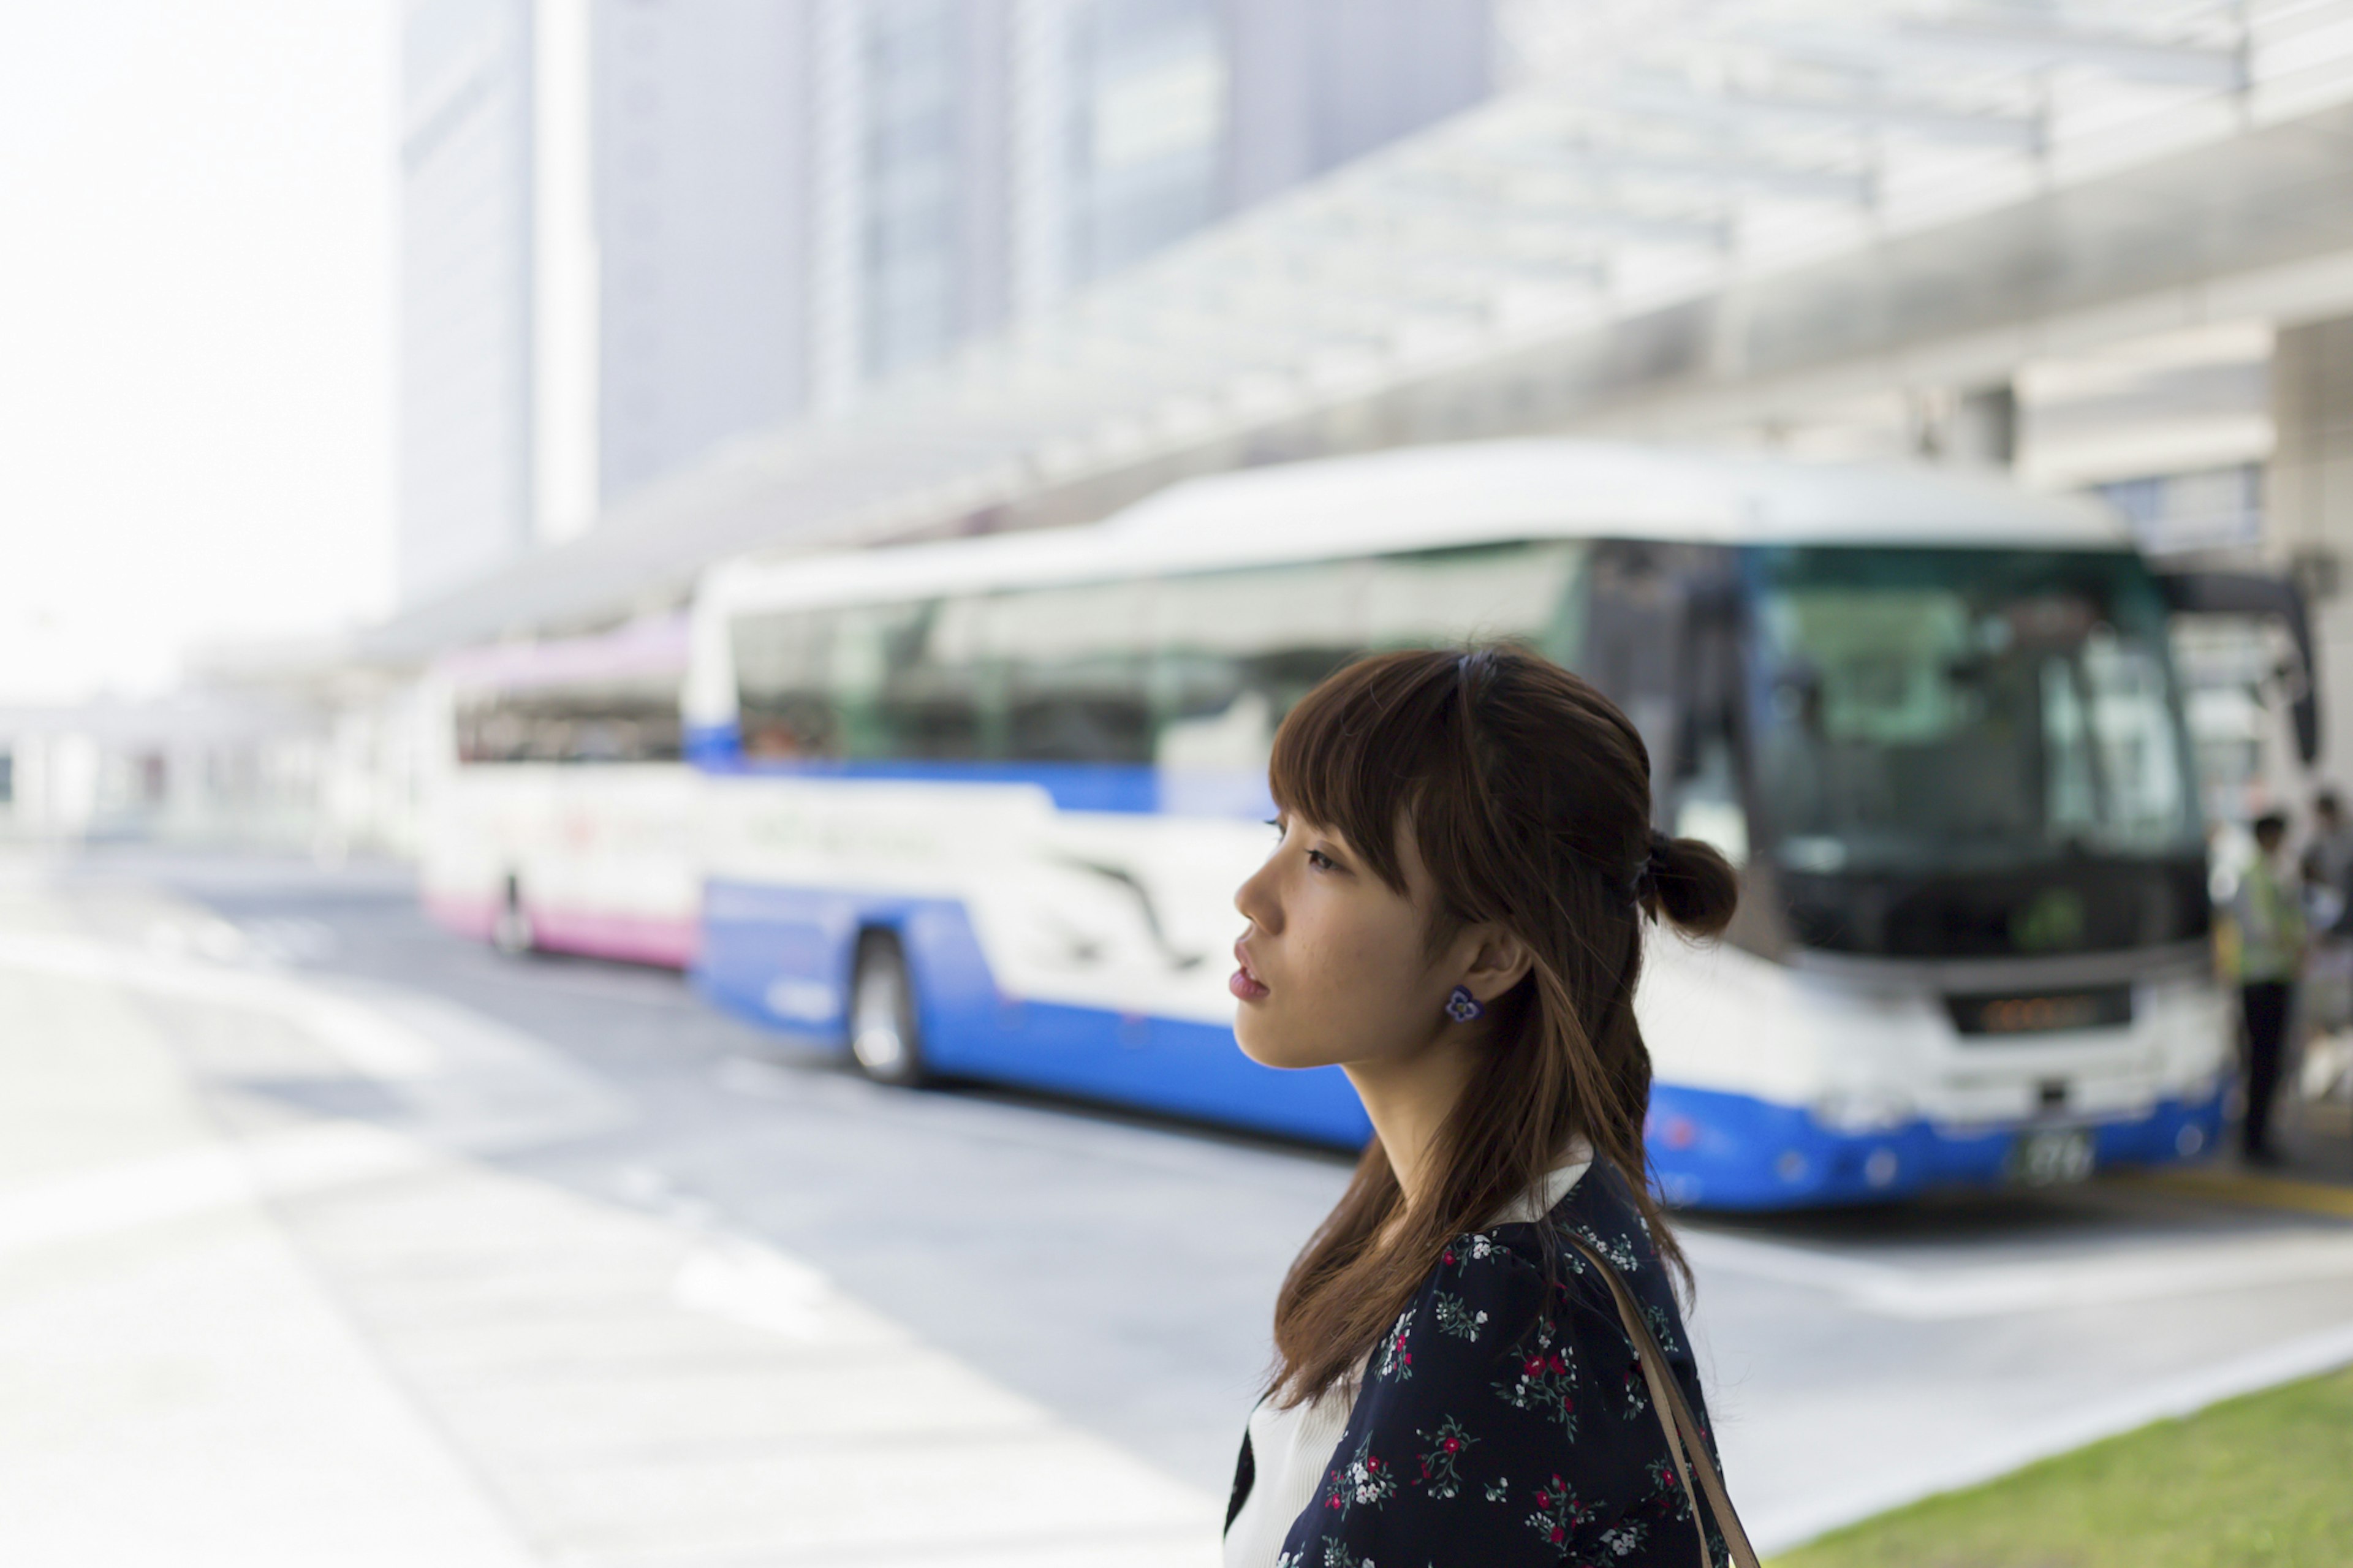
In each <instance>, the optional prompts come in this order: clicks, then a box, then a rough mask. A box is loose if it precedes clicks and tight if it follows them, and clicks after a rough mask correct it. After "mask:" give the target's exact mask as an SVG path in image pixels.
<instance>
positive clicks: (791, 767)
mask: <svg viewBox="0 0 2353 1568" xmlns="http://www.w3.org/2000/svg"><path fill="white" fill-rule="evenodd" d="M721 728H722V727H720V726H715V725H714V726H708V727H705V728H704V729H702V730H698V731H696V732H695V733H693V734H691V735H690V736H689V738H688V742H687V758H688V760H689V761H690V762H691V763H694V765H695V766H696V767H698V768H700V769H702V771H703V772H704V773H735V774H750V775H754V776H759V777H777V778H811V779H857V780H861V781H863V780H870V779H883V780H892V781H895V782H900V783H915V784H1029V785H1033V786H1035V787H1036V788H1039V789H1041V790H1043V791H1045V792H1046V794H1047V795H1050V797H1052V799H1053V802H1054V805H1056V807H1058V808H1059V809H1060V810H1063V811H1106V812H1120V813H1127V814H1133V815H1154V814H1166V815H1171V816H1213V817H1240V818H1242V819H1244V820H1246V821H1259V820H1262V819H1264V818H1266V817H1269V816H1273V815H1274V799H1273V797H1272V796H1271V795H1268V794H1267V788H1266V772H1265V770H1264V769H1263V768H1231V769H1222V768H1220V769H1210V768H1200V769H1189V768H1183V769H1180V768H1155V767H1148V766H1143V765H1138V764H1129V763H1017V762H974V761H956V762H943V761H934V760H917V759H910V758H898V759H890V760H882V759H874V760H865V759H860V760H858V761H848V760H844V759H841V758H835V757H826V758H803V759H789V760H788V759H783V758H766V757H750V758H747V757H745V756H744V755H743V753H742V751H741V749H740V748H739V747H737V746H736V745H735V744H734V739H733V737H734V731H733V729H732V728H729V729H726V730H725V732H724V735H723V736H722V735H721V734H720V733H719V731H720V730H721Z"/></svg>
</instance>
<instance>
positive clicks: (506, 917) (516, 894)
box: [491, 877, 539, 958]
mask: <svg viewBox="0 0 2353 1568" xmlns="http://www.w3.org/2000/svg"><path fill="white" fill-rule="evenodd" d="M491 946H492V947H494V948H496V949H498V950H499V952H501V953H504V954H505V955H506V956H507V957H509V958H522V957H523V956H524V955H525V954H527V953H530V952H533V950H535V949H536V948H537V947H538V946H539V936H538V933H537V932H535V931H533V930H532V929H531V911H530V910H526V909H524V908H523V907H522V881H521V879H518V878H514V877H509V878H508V879H507V891H506V898H505V900H504V901H503V902H501V904H500V905H499V912H498V913H497V914H495V915H493V916H491Z"/></svg>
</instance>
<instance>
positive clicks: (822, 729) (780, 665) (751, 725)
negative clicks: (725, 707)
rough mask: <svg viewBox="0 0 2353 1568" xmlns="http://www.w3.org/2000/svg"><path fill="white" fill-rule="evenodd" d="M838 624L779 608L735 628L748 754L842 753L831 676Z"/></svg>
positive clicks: (827, 615) (826, 615)
mask: <svg viewBox="0 0 2353 1568" xmlns="http://www.w3.org/2000/svg"><path fill="white" fill-rule="evenodd" d="M837 619H838V617H837V616H835V615H834V614H832V613H831V612H829V611H817V612H795V611H778V612H770V613H768V614H764V615H754V616H744V617H743V618H742V619H740V620H738V621H737V622H736V623H735V624H734V626H733V627H732V628H730V630H731V636H732V639H733V644H734V656H735V684H736V705H737V708H738V710H739V711H740V713H741V719H740V721H739V722H740V723H741V724H742V726H743V731H744V755H745V756H747V757H754V758H785V757H834V756H839V755H840V754H841V743H842V742H841V722H840V716H839V712H838V710H836V708H835V705H834V698H833V692H832V689H831V683H830V680H829V679H828V673H829V669H830V666H831V663H832V649H833V640H834V627H835V623H836V621H837Z"/></svg>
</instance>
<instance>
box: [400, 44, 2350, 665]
mask: <svg viewBox="0 0 2353 1568" xmlns="http://www.w3.org/2000/svg"><path fill="white" fill-rule="evenodd" d="M1499 12H1500V14H1501V17H1502V22H1501V26H1502V29H1503V33H1504V53H1505V57H1506V60H1505V68H1504V87H1503V89H1502V90H1501V91H1499V93H1498V94H1497V96H1495V97H1494V98H1493V99H1491V100H1488V101H1487V102H1486V103H1484V104H1483V105H1482V106H1480V107H1478V108H1476V109H1474V110H1470V111H1468V112H1466V113H1464V114H1461V115H1460V116H1458V117H1456V118H1454V119H1451V120H1450V121H1445V122H1442V123H1441V124H1440V125H1438V126H1436V127H1433V128H1431V129H1430V130H1429V131H1427V132H1423V133H1420V134H1419V135H1417V136H1415V137H1412V138H1410V139H1409V140H1406V141H1403V142H1398V143H1396V144H1393V145H1392V146H1391V147H1389V148H1388V149H1386V150H1384V151H1382V152H1380V153H1376V154H1374V155H1372V156H1370V157H1367V158H1366V159H1364V160H1361V161H1359V162H1357V163H1353V164H1350V165H1348V166H1346V167H1345V168H1343V169H1341V170H1339V171H1337V172H1335V174H1331V175H1329V176H1327V177H1325V178H1324V179H1322V180H1320V181H1318V182H1316V183H1314V184H1310V185H1307V186H1303V187H1302V188H1300V189H1297V190H1295V191H1293V192H1291V193H1289V194H1286V195H1282V196H1280V197H1277V198H1275V199H1273V200H1271V201H1269V202H1267V203H1264V204H1262V205H1258V206H1254V207H1252V208H1250V209H1249V210H1248V211H1246V212H1244V213H1242V214H1240V215H1238V216H1235V217H1233V218H1231V219H1229V220H1228V221H1226V222H1224V223H1223V224H1221V225H1219V226H1216V227H1213V228H1211V229H1208V230H1206V231H1204V232H1203V233H1201V234H1199V235H1198V236H1197V237H1193V238H1191V239H1189V240H1187V241H1186V242H1184V243H1182V244H1180V245H1178V246H1176V247H1172V248H1170V249H1169V250H1166V251H1165V252H1163V253H1161V254H1160V255H1158V256H1156V257H1155V258H1151V259H1150V260H1148V261H1145V262H1144V263H1142V264H1140V265H1138V266H1136V267H1134V268H1132V269H1130V270H1128V271H1126V272H1124V273H1122V274H1120V275H1119V276H1118V277H1117V278H1116V279H1113V280H1111V281H1109V282H1107V283H1105V284H1103V285H1101V286H1098V287H1096V288H1095V289H1092V290H1091V291H1089V292H1087V293H1085V294H1083V295H1082V296H1079V297H1077V298H1075V299H1073V300H1071V301H1070V302H1069V303H1067V304H1066V305H1064V306H1062V307H1060V308H1058V309H1056V310H1052V311H1051V312H1049V313H1046V314H1043V315H1041V316H1039V317H1037V318H1035V319H1033V320H1030V321H1025V322H1022V323H1019V324H1018V325H1017V326H1016V327H1014V328H1013V329H1011V330H1009V331H1007V332H1006V333H1004V334H1003V335H1000V336H998V337H996V338H993V339H990V340H987V341H985V342H976V343H975V344H972V345H970V346H969V347H967V348H966V349H965V350H964V351H962V352H961V353H958V354H957V355H956V356H955V357H954V358H953V359H951V360H948V361H946V362H944V363H939V364H936V365H934V366H932V367H929V368H927V369H925V370H923V371H919V372H916V373H913V374H908V375H906V376H904V377H902V378H901V379H898V380H895V381H892V382H890V383H887V384H881V385H878V386H875V387H873V388H871V389H869V390H868V391H866V392H865V393H864V394H863V395H861V396H860V399H859V401H857V402H856V403H855V404H854V405H851V406H849V407H847V408H844V409H842V410H839V411H838V412H835V413H832V414H829V415H828V416H823V417H819V418H815V419H811V420H809V421H807V422H804V423H801V424H798V425H796V426H791V427H788V428H785V429H782V430H779V431H777V432H775V433H772V434H769V435H766V436H764V437H758V438H755V439H753V440H750V441H747V442H744V443H741V444H738V445H736V446H734V447H730V448H728V449H725V450H723V451H721V452H720V453H718V454H716V455H714V456H713V457H712V458H711V459H710V460H708V461H707V462H705V463H703V464H702V465H701V466H699V467H698V468H694V469H692V470H691V471H689V472H687V473H685V474H683V475H681V476H680V477H678V478H676V479H670V480H666V481H663V482H661V483H659V484H657V485H655V486H653V487H650V488H649V489H647V490H646V491H644V492H642V493H641V494H639V495H638V496H635V497H632V498H629V499H628V500H625V501H624V502H622V503H621V504H620V505H618V506H617V507H616V508H614V509H613V510H610V511H608V512H607V515H606V516H605V517H604V518H602V519H601V520H599V521H598V522H597V524H596V527H595V528H594V529H592V530H591V531H589V532H587V533H586V534H585V535H583V536H582V537H580V538H578V539H576V540H574V541H571V542H566V543H565V544H562V545H560V546H556V547H553V548H550V549H546V550H543V551H540V552H536V553H534V554H533V555H532V556H530V557H528V558H525V559H523V560H522V561H519V562H517V563H513V564H512V565H511V566H509V567H507V568H505V569H503V570H502V571H501V572H499V573H498V574H494V575H492V576H491V577H490V578H488V579H486V580H483V581H480V582H478V583H476V584H471V585H470V586H468V587H467V588H465V589H463V590H461V591H459V592H458V593H456V594H454V595H451V596H449V597H448V598H446V599H444V600H442V601H440V602H438V603H434V604H428V605H423V606H420V607H418V608H417V609H414V610H411V611H409V612H407V613H406V614H404V615H403V616H400V617H399V618H397V619H396V620H394V621H392V622H390V623H388V624H387V625H385V626H382V627H379V628H377V629H376V630H375V632H374V633H372V634H370V635H369V636H368V637H366V638H365V639H364V645H363V651H364V654H365V655H367V656H369V657H371V658H375V659H379V660H385V661H389V662H400V661H404V660H410V659H416V658H423V657H427V656H429V655H430V654H432V653H434V652H436V651H438V650H441V649H445V648H448V647H452V646H456V645H460V644H464V643H469V642H475V641H480V640H484V639H487V638H491V637H502V636H512V635H517V634H527V633H532V632H538V631H546V630H558V629H574V628H579V627H584V626H594V625H596V624H598V623H600V622H609V621H611V620H614V619H617V618H621V617H623V616H628V615H630V614H632V613H642V612H644V611H647V610H649V609H653V608H657V607H660V606H663V605H674V604H675V603H676V602H677V600H678V599H679V597H680V596H681V595H683V594H684V593H685V592H686V591H687V590H688V589H689V587H690V586H691V583H692V581H693V579H694V577H695V575H696V574H697V573H698V572H699V571H700V570H702V568H703V567H705V566H707V565H709V564H710V563H713V562H715V561H718V560H721V559H724V558H728V557H731V556H735V555H739V554H743V553H745V552H754V551H762V550H777V549H786V550H794V549H807V548H811V547H818V546H826V545H838V544H844V543H853V542H877V541H882V540H889V539H895V538H905V537H914V536H921V535H924V534H937V533H941V532H952V531H959V530H972V529H978V528H987V527H994V526H1004V525H1008V524H1017V525H1018V524H1021V523H1026V522H1033V521H1074V520H1078V519H1082V518H1084V517H1087V516H1090V515H1097V514H1100V512H1101V511H1103V510H1108V508H1109V507H1111V506H1113V505H1116V504H1119V503H1120V502H1123V501H1124V500H1129V499H1133V497H1134V496H1136V495H1139V494H1142V493H1145V492H1146V491H1148V490H1149V489H1152V488H1154V486H1155V485H1156V484H1158V483H1162V482H1166V479H1172V478H1177V477H1182V476H1184V475H1186V474H1188V473H1193V472H1200V471H1205V470H1207V469H1209V468H1219V467H1229V466H1231V465H1232V464H1234V463H1236V462H1246V461H1263V460H1267V459H1268V458H1271V457H1286V456H1294V455H1301V454H1302V453H1303V452H1304V451H1310V450H1332V449H1345V448H1346V447H1348V446H1349V445H1350V444H1351V443H1352V442H1353V443H1354V444H1355V445H1358V446H1366V445H1380V444H1385V443H1387V442H1392V441H1395V440H1398V439H1428V438H1445V437H1468V436H1478V435H1492V434H1503V433H1507V432H1511V431H1514V430H1526V429H1530V428H1568V427H1573V426H1575V425H1576V424H1577V421H1578V419H1579V417H1580V416H1584V415H1586V414H1588V413H1589V412H1590V411H1592V410H1593V409H1595V408H1597V407H1601V406H1605V405H1608V404H1609V402H1610V401H1611V400H1612V399H1617V400H1620V401H1622V400H1625V399H1628V398H1638V397H1640V396H1642V395H1646V394H1648V393H1650V392H1651V391H1653V390H1654V389H1655V388H1656V386H1657V385H1659V384H1662V382H1664V381H1667V380H1670V379H1672V378H1673V377H1676V376H1683V377H1686V378H1688V377H1689V376H1691V375H1694V374H1704V375H1706V376H1709V377H1712V378H1714V379H1715V381H1716V382H1718V383H1722V382H1725V381H1727V380H1729V381H1735V382H1736V381H1737V380H1738V379H1739V378H1740V377H1741V376H1743V375H1755V374H1765V373H1766V372H1767V370H1770V369H1772V368H1773V367H1775V366H1778V365H1803V364H1806V363H1814V362H1817V361H1823V360H1828V359H1833V358H1836V357H1839V356H1841V355H1845V356H1849V357H1852V355H1854V354H1858V353H1863V354H1868V353H1887V352H1891V351H1892V350H1894V349H1899V348H1900V347H1901V346H1902V343H1903V342H1904V341H1905V334H1907V333H1915V334H1916V333H1922V332H1926V333H1935V332H1947V333H1950V332H1960V331H1983V330H1986V329H1988V328H1990V327H1996V326H1999V325H2000V324H2001V323H2003V322H2004V321H2010V320H2014V319H2016V318H2017V317H2019V316H2021V315H2024V314H2028V313H2031V312H2035V311H2048V310H2057V309H2061V308H2089V307H2094V306H2099V305H2103V304H2105V303H2108V302H2110V301H2111V300H2116V299H2123V298H2128V297H2130V296H2132V295H2133V294H2135V293H2136V292H2137V291H2143V290H2146V289H2154V288H2159V287H2165V286H2170V285H2173V284H2177V283H2195V282H2196V281H2198V280H2199V279H2202V278H2211V277H2212V276H2216V275H2218V274H2219V273H2221V272H2226V271H2229V270H2231V269H2232V268H2244V267H2249V266H2256V265H2278V264H2284V263H2287V262H2293V261H2295V260H2297V259H2298V258H2310V257H2315V256H2326V255H2336V254H2339V253H2341V254H2346V255H2353V201H2348V198H2347V196H2346V194H2345V193H2346V192H2347V191H2348V190H2353V183H2348V181H2353V0H2117V3H2109V0H2040V3H2035V0H2018V3H2011V4H1998V3H1989V0H1952V3H1948V4H1927V3H1925V0H1906V3H1895V0H1882V3H1878V4H1872V3H1868V0H1829V3H1824V0H1778V3H1776V0H1684V3H1681V4H1677V3H1672V0H1668V3H1649V4H1643V3H1634V0H1616V3H1612V0H1544V3H1529V0H1520V3H1517V4H1514V3H1513V0H1499ZM1433 387H1442V388H1446V389H1450V391H1451V397H1450V398H1449V399H1448V400H1447V406H1448V407H1449V408H1450V409H1451V410H1452V412H1451V413H1448V414H1446V415H1444V416H1430V415H1429V414H1428V412H1427V408H1428V405H1429V402H1428V397H1427V394H1428V393H1429V391H1430V389H1431V388H1433ZM1417 396H1421V397H1423V403H1422V404H1421V405H1415V404H1413V402H1412V400H1413V399H1414V398H1415V397H1417ZM1401 400H1402V401H1401ZM1416 407H1419V408H1421V409H1422V412H1421V413H1420V414H1414V413H1412V412H1411V411H1412V410H1413V409H1414V408H1416ZM1400 408H1404V409H1407V410H1408V413H1407V414H1406V415H1403V416H1401V415H1400V414H1399V412H1398V410H1399V409H1400ZM1352 415H1358V416H1362V417H1360V418H1359V419H1358V421H1357V423H1358V424H1359V425H1360V426H1362V427H1363V428H1362V429H1361V430H1359V431H1358V433H1357V434H1356V435H1355V436H1347V435H1342V436H1338V437H1335V436H1332V435H1331V434H1330V433H1329V432H1330V430H1331V429H1332V427H1334V426H1335V424H1336V425H1339V426H1345V425H1346V423H1347V421H1348V420H1349V418H1350V416H1352ZM1318 422H1320V427H1321V428H1323V429H1324V431H1325V434H1324V435H1323V436H1322V437H1318V438H1317V439H1316V440H1315V441H1312V442H1303V443H1298V444H1294V445H1293V446H1291V447H1285V446H1284V445H1283V443H1282V439H1281V437H1282V433H1283V432H1285V431H1297V430H1300V429H1303V428H1306V427H1309V426H1318Z"/></svg>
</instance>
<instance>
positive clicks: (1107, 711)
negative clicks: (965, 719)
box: [981, 582, 1153, 763]
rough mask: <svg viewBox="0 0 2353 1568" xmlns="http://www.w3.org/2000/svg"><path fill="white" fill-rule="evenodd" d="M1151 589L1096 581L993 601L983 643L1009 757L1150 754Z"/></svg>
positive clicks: (1085, 759) (1075, 759)
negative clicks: (993, 677) (998, 695)
mask: <svg viewBox="0 0 2353 1568" xmlns="http://www.w3.org/2000/svg"><path fill="white" fill-rule="evenodd" d="M1152 593H1153V585H1152V584H1150V583H1146V582H1122V583H1095V584H1081V585H1078V586H1073V587H1067V588H1039V589H1033V590H1029V591H1027V592H1023V593H1018V594H1004V595H996V596H994V597H993V598H991V599H989V600H988V601H987V609H986V623H987V624H986V627H985V629H984V631H983V634H982V639H981V640H982V642H983V644H984V646H985V647H986V650H987V657H988V658H989V659H990V660H991V661H992V662H993V663H995V664H996V665H997V667H998V668H997V673H996V680H997V682H998V683H999V689H1001V693H1002V696H1001V701H1002V705H1003V714H1004V718H1003V721H1002V722H1003V734H1004V748H1005V754H1006V755H1008V756H1009V757H1011V758H1013V759H1015V760H1017V761H1020V762H1033V763H1147V762H1150V761H1151V760H1152V707H1151V692H1150V687H1149V678H1150V656H1151V626H1152ZM992 695H994V693H992Z"/></svg>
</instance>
